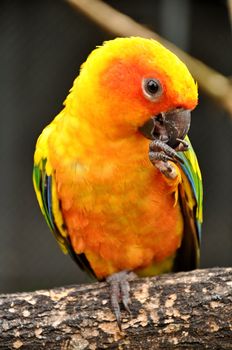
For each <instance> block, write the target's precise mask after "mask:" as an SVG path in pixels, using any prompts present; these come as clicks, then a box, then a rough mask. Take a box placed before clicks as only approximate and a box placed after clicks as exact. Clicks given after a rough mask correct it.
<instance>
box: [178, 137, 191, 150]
mask: <svg viewBox="0 0 232 350" xmlns="http://www.w3.org/2000/svg"><path fill="white" fill-rule="evenodd" d="M176 141H179V145H178V146H177V147H176V151H179V152H184V151H187V150H188V149H189V144H188V142H187V141H185V140H182V139H179V138H177V139H176Z"/></svg>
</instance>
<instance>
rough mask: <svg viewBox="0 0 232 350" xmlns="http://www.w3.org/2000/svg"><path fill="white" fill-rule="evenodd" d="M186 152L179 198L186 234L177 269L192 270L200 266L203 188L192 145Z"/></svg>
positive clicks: (178, 255)
mask: <svg viewBox="0 0 232 350" xmlns="http://www.w3.org/2000/svg"><path fill="white" fill-rule="evenodd" d="M186 141H187V142H188V143H189V149H188V151H186V152H179V153H178V154H179V156H180V157H181V158H182V160H183V164H180V165H179V166H180V168H181V173H182V183H181V184H180V186H179V198H180V203H181V207H182V211H183V215H184V236H183V241H182V245H181V247H180V249H179V251H178V253H177V258H176V261H175V270H191V269H194V268H196V267H198V266H199V259H200V240H201V225H202V199H203V188H202V178H201V172H200V169H199V166H198V161H197V157H196V154H195V152H194V150H193V148H192V145H191V143H190V141H189V139H188V137H186Z"/></svg>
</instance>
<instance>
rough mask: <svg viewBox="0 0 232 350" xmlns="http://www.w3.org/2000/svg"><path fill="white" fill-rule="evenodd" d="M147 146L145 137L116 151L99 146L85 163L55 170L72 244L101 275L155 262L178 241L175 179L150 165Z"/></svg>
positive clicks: (180, 227)
mask: <svg viewBox="0 0 232 350" xmlns="http://www.w3.org/2000/svg"><path fill="white" fill-rule="evenodd" d="M132 146H133V147H132ZM147 150H148V141H139V142H136V143H134V144H133V145H132V144H130V146H129V147H128V145H125V144H124V145H122V147H121V149H120V152H118V153H117V154H115V152H112V154H107V155H106V154H105V155H104V153H103V154H102V152H101V151H99V149H98V150H97V153H96V156H95V155H94V154H93V155H92V157H89V158H90V161H89V163H88V164H87V163H86V164H85V166H83V164H82V163H81V162H80V160H78V163H76V165H75V166H72V167H70V166H69V168H67V165H66V166H64V167H62V170H60V171H57V183H58V193H59V197H60V199H61V203H62V211H63V215H64V218H65V222H66V224H67V227H68V231H69V235H70V237H71V242H72V245H73V248H74V250H75V252H76V253H85V254H86V257H87V259H88V260H89V262H90V264H91V266H92V268H93V270H94V272H95V273H96V275H97V276H98V277H99V278H103V277H106V276H107V275H109V274H112V273H114V272H117V271H119V270H123V269H128V270H134V269H138V268H143V267H147V266H149V265H150V264H152V263H154V262H157V263H159V262H161V261H163V260H164V259H166V258H167V257H170V256H172V255H173V254H174V253H175V251H176V249H177V248H178V247H179V245H180V241H181V236H182V231H183V219H182V215H181V211H180V207H179V204H178V201H177V202H176V197H175V196H176V191H177V185H178V181H177V180H176V181H171V182H170V181H166V179H165V178H164V176H163V175H162V174H161V173H160V172H159V171H158V170H156V169H155V168H154V167H153V166H152V165H151V164H150V162H149V160H148V156H147V154H148V153H147ZM107 152H110V151H109V150H108V151H107ZM99 154H101V159H99ZM97 155H98V156H97ZM89 158H88V159H89ZM76 162H77V160H76ZM81 166H82V167H83V169H82V170H81V171H82V173H81V174H82V175H81V176H78V171H79V170H78V169H77V168H78V167H81Z"/></svg>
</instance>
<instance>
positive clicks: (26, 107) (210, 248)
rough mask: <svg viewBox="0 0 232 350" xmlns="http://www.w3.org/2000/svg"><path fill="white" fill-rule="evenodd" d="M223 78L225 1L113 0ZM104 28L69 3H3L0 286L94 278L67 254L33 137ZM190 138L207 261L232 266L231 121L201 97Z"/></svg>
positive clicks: (229, 53) (226, 64)
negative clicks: (43, 186)
mask: <svg viewBox="0 0 232 350" xmlns="http://www.w3.org/2000/svg"><path fill="white" fill-rule="evenodd" d="M107 2H108V3H109V4H111V5H112V6H114V7H115V8H117V9H118V10H120V11H122V12H124V13H126V14H128V15H129V16H131V17H133V18H134V19H135V20H137V21H139V22H140V23H142V24H145V25H146V26H148V27H150V28H152V29H154V30H155V31H157V32H158V33H160V34H162V35H163V36H165V37H166V38H167V39H169V40H171V41H173V42H174V43H176V44H178V45H179V46H180V47H182V48H183V49H184V50H186V51H188V52H189V53H190V54H192V55H193V56H195V57H197V58H199V59H201V60H203V61H204V62H205V63H207V64H208V65H209V66H212V67H213V68H215V69H217V70H219V71H220V72H221V73H223V74H225V75H230V74H231V68H232V50H231V48H232V47H231V34H230V23H229V18H228V13H227V8H226V1H219V0H218V1H200V0H199V1H197V0H192V1H190V0H173V1H170V0H156V1H155V2H154V1H152V0H149V1H148V0H147V1H145V2H142V1H134V0H128V1H121V2H118V1H116V0H112V1H107ZM107 39H109V36H108V34H107V33H105V32H103V31H102V30H101V29H99V28H97V27H96V26H95V25H94V24H92V23H90V22H89V21H88V20H87V19H85V18H84V17H82V16H81V15H79V14H77V13H75V12H74V11H73V9H72V8H71V7H69V6H68V4H67V3H65V2H64V1H61V0H60V1H57V0H49V1H45V0H44V1H31V2H30V1H26V0H21V1H16V0H11V1H5V0H2V1H1V2H0V72H1V73H0V105H1V119H0V123H1V124H0V125H1V127H0V164H1V181H0V193H1V195H0V222H1V228H0V238H1V244H0V292H2V293H3V292H10V291H22V290H32V289H36V288H37V289H38V288H47V287H52V286H55V285H56V286H58V285H65V284H71V283H76V282H84V281H87V277H86V275H85V274H84V273H82V272H81V271H80V270H79V269H78V267H77V266H76V265H75V264H74V263H73V261H72V260H71V259H70V258H69V257H67V256H65V255H63V254H62V252H61V251H60V249H59V247H58V245H57V244H56V242H55V240H54V238H53V236H52V235H51V233H50V232H49V229H48V227H47V225H46V223H45V221H44V219H43V218H42V215H41V213H40V211H39V208H38V205H37V201H36V198H35V195H34V192H33V188H32V183H31V170H32V161H33V152H34V146H35V142H36V139H37V137H38V135H39V134H40V132H41V131H42V129H43V127H44V126H45V125H47V124H48V123H49V122H50V121H51V120H52V119H53V117H54V116H55V115H56V114H57V113H58V112H59V110H60V109H61V108H62V102H63V101H64V99H65V97H66V95H67V92H68V90H69V89H70V87H71V85H72V81H73V79H74V78H75V76H76V75H77V74H78V70H79V66H80V64H81V63H82V62H83V61H84V60H85V59H86V57H87V55H88V53H89V52H90V51H91V50H92V49H93V48H94V47H95V46H96V45H100V44H101V43H102V41H104V40H107ZM190 136H191V139H192V143H193V145H194V147H195V150H196V152H197V154H198V158H199V162H200V165H201V169H202V173H203V177H204V190H205V191H204V194H205V200H204V203H205V205H204V219H205V220H204V226H203V241H202V267H206V266H207V267H210V266H228V265H231V264H232V214H231V213H232V181H231V178H232V177H231V173H232V155H231V154H232V123H231V120H230V119H229V118H228V116H227V115H226V113H225V112H223V111H222V110H221V109H220V108H219V107H218V106H216V105H215V104H213V103H212V101H210V100H209V99H208V98H206V97H205V96H203V95H201V91H200V101H199V107H198V108H197V110H196V111H194V113H193V117H192V126H191V132H190Z"/></svg>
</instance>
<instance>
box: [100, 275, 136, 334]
mask: <svg viewBox="0 0 232 350" xmlns="http://www.w3.org/2000/svg"><path fill="white" fill-rule="evenodd" d="M135 277H136V275H135V274H134V273H133V272H129V271H126V270H125V271H120V272H117V273H114V274H113V275H111V276H109V277H107V278H106V281H107V283H108V284H109V287H110V301H111V307H112V311H113V312H114V314H115V317H116V320H117V324H118V327H119V329H120V330H121V329H122V328H121V310H120V302H122V304H123V306H124V308H125V310H126V311H127V312H128V313H129V314H131V311H130V308H129V305H130V303H131V300H130V285H129V281H131V280H133V279H134V278H135Z"/></svg>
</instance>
